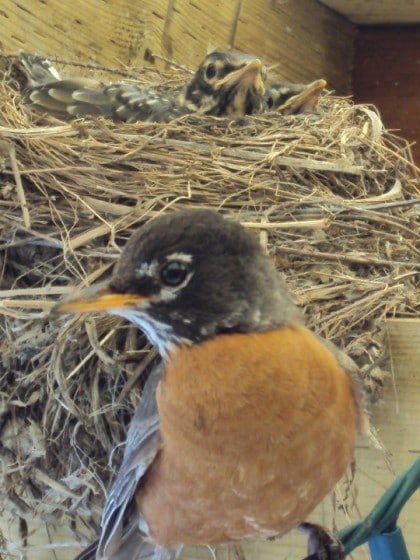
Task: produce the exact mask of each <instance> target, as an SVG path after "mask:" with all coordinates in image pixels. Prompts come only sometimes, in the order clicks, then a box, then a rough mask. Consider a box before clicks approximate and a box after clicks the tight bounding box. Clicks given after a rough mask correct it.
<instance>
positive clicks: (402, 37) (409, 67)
mask: <svg viewBox="0 0 420 560" xmlns="http://www.w3.org/2000/svg"><path fill="white" fill-rule="evenodd" d="M352 81H353V93H354V99H355V101H357V102H363V103H365V102H368V103H373V104H374V105H376V106H377V107H378V109H379V110H380V112H381V115H382V119H383V121H384V123H385V126H386V127H388V128H392V129H398V130H399V131H400V135H401V136H403V137H404V138H407V139H408V140H410V141H412V142H416V144H415V145H414V146H413V154H414V159H415V161H416V163H417V165H420V26H416V27H382V28H381V27H379V28H378V27H360V28H359V29H358V31H357V34H356V40H355V55H354V69H353V75H352Z"/></svg>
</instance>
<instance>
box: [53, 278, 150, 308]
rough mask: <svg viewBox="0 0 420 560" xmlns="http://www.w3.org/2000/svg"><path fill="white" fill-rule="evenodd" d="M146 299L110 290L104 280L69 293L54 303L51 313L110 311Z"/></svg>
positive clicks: (145, 298)
mask: <svg viewBox="0 0 420 560" xmlns="http://www.w3.org/2000/svg"><path fill="white" fill-rule="evenodd" d="M148 300H149V298H148V297H146V296H141V295H137V294H120V293H115V292H112V291H111V290H110V289H109V288H108V283H107V282H104V283H101V284H96V285H93V286H90V287H89V288H86V289H82V290H78V291H76V292H74V293H73V294H70V295H69V296H67V297H65V298H64V299H63V300H62V301H60V302H58V303H57V304H56V305H54V307H53V308H52V309H51V313H52V314H57V313H92V312H94V311H104V312H112V311H116V310H117V309H127V308H131V307H135V306H138V305H139V304H141V303H143V302H146V301H148Z"/></svg>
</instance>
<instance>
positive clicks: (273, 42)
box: [0, 0, 354, 94]
mask: <svg viewBox="0 0 420 560" xmlns="http://www.w3.org/2000/svg"><path fill="white" fill-rule="evenodd" d="M0 28H1V29H2V33H1V37H0V48H2V50H3V52H8V53H10V52H15V51H17V50H18V49H25V50H28V51H30V52H36V53H38V54H42V55H48V56H50V57H53V56H54V55H59V56H61V57H67V58H69V59H73V60H83V61H96V62H99V63H102V64H105V65H107V66H111V67H115V66H121V65H122V64H129V65H135V66H141V65H143V64H145V53H147V52H148V51H151V52H153V53H155V54H160V55H162V56H165V57H168V58H171V59H173V60H175V61H176V62H178V63H182V64H185V65H187V66H190V67H195V66H196V65H197V64H198V62H199V61H200V60H201V58H202V57H203V55H204V54H205V53H206V52H207V50H208V49H209V48H223V49H224V48H227V47H232V48H234V49H237V50H240V51H244V52H253V53H256V54H258V55H259V56H261V57H262V58H263V59H264V60H265V61H266V62H268V63H276V64H278V68H277V74H278V76H279V77H280V78H281V79H284V80H290V81H297V82H307V81H311V80H313V79H316V78H322V77H323V78H326V79H327V80H328V82H329V84H330V86H331V87H332V88H335V89H336V90H337V91H338V92H339V93H343V94H345V93H347V92H348V91H349V85H350V84H349V76H350V67H351V56H352V44H353V38H354V27H353V25H352V24H350V23H349V22H348V21H347V20H345V19H344V18H343V17H341V16H339V15H338V14H336V13H335V12H333V11H332V10H330V9H329V8H327V7H325V6H323V5H321V4H320V3H318V2H317V0H293V1H292V2H284V0H231V1H228V2H227V1H226V0H139V1H133V0H72V1H71V2H63V1H62V0H2V2H1V9H0ZM146 58H147V57H146Z"/></svg>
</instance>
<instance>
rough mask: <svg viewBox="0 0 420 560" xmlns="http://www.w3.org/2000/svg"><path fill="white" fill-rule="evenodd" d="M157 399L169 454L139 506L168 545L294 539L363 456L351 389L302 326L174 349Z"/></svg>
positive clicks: (149, 479)
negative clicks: (357, 447)
mask: <svg viewBox="0 0 420 560" xmlns="http://www.w3.org/2000/svg"><path fill="white" fill-rule="evenodd" d="M157 402H158V407H159V413H160V417H161V432H162V440H163V446H162V450H161V451H160V454H159V455H158V457H157V459H156V460H155V462H154V463H153V465H152V466H151V467H150V469H149V471H148V473H147V474H146V480H145V484H143V485H142V487H141V488H140V489H139V492H138V494H137V503H138V505H139V507H140V509H141V510H142V512H143V514H144V517H145V519H146V521H147V523H148V524H149V528H150V533H151V536H152V538H153V539H154V540H155V541H156V542H157V543H158V544H161V545H165V546H173V545H176V544H178V543H181V542H182V543H186V544H199V543H211V544H216V543H221V542H227V541H229V540H232V539H238V538H247V537H258V536H260V537H264V536H270V535H274V534H281V533H284V532H286V531H288V530H289V529H291V528H292V527H294V526H295V525H296V524H298V523H299V522H301V521H302V520H303V519H305V517H306V516H307V515H308V514H309V513H310V512H311V511H312V509H313V508H314V507H315V506H316V505H317V504H318V503H319V501H320V500H321V499H322V498H323V497H324V496H325V495H326V494H327V493H328V492H329V491H330V490H331V489H332V488H333V486H334V484H335V483H336V482H337V480H338V479H339V478H340V477H341V476H342V475H343V473H344V471H345V468H346V466H347V465H348V463H349V461H350V460H351V456H352V453H353V448H354V441H355V432H356V416H357V410H356V409H357V405H356V403H355V402H354V399H353V392H352V388H351V382H350V380H349V378H348V377H347V376H346V374H345V372H344V371H343V370H342V369H341V368H340V367H339V366H338V364H337V362H336V360H335V358H334V357H333V356H332V355H331V354H330V353H329V351H328V350H327V349H326V348H325V347H324V346H323V345H322V344H321V343H320V342H318V340H317V339H316V338H315V337H314V336H313V335H312V334H311V333H310V332H309V331H308V330H307V329H305V328H304V327H283V328H281V329H277V330H272V331H268V332H262V333H251V334H227V335H221V336H218V337H215V338H212V339H209V340H206V341H204V342H202V343H200V344H196V345H193V346H192V347H188V348H183V347H179V348H177V349H175V350H174V351H173V353H172V354H171V356H170V359H169V361H168V363H167V366H166V371H165V376H164V378H163V380H162V382H161V384H160V386H159V388H158V391H157ZM257 426H258V428H257ZM314 472H316V473H317V475H316V476H314ZM196 473H201V476H200V478H197V476H196Z"/></svg>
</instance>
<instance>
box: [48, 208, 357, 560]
mask: <svg viewBox="0 0 420 560" xmlns="http://www.w3.org/2000/svg"><path fill="white" fill-rule="evenodd" d="M54 311H55V312H56V313H57V312H59V313H65V312H73V313H88V312H98V311H102V312H105V313H108V314H112V315H119V316H121V317H125V318H126V319H128V320H129V321H132V322H133V323H135V324H136V325H137V326H138V328H139V329H141V330H142V331H143V332H144V333H145V334H146V336H147V337H148V338H149V340H150V341H151V342H152V343H153V344H154V345H155V346H156V347H157V348H158V350H159V352H160V355H161V357H162V364H161V365H160V366H158V367H157V368H156V369H155V370H154V371H153V372H152V373H151V375H150V377H149V379H148V381H147V383H146V385H145V388H144V391H143V395H142V399H141V401H140V404H139V405H138V408H137V410H136V412H135V414H134V417H133V420H132V423H131V425H130V428H129V431H128V436H127V442H126V448H125V453H124V458H123V461H122V464H121V467H120V469H119V472H118V475H117V477H116V480H115V482H114V484H113V486H112V489H111V491H110V493H109V496H108V499H107V502H106V505H105V508H104V512H103V518H102V525H101V534H100V537H99V540H98V541H97V542H95V543H94V544H92V545H91V546H90V547H89V548H88V549H86V550H85V551H84V552H82V553H81V554H80V555H79V556H78V557H77V560H93V559H96V560H99V559H101V560H111V559H113V560H117V559H118V560H139V559H144V558H146V556H152V557H153V558H154V559H155V560H169V559H171V558H173V557H174V556H175V554H176V552H177V551H179V549H180V547H182V545H184V544H203V545H204V544H205V545H216V544H220V543H227V542H230V541H236V540H238V539H247V538H267V537H271V536H277V535H282V534H284V533H286V532H287V531H289V530H291V529H292V528H294V527H296V526H301V527H302V528H303V529H304V530H309V531H310V533H311V535H312V538H311V539H310V540H311V541H312V544H313V546H314V547H315V548H313V549H311V552H313V551H318V550H319V547H324V548H326V549H327V550H328V551H329V552H328V553H329V554H330V556H328V558H330V559H334V560H336V559H342V558H343V557H344V556H343V552H342V549H341V548H340V546H339V544H337V542H336V541H335V540H334V539H333V538H331V537H330V536H329V535H328V534H326V533H325V532H322V531H321V532H320V530H319V528H318V527H317V526H316V528H315V526H312V525H308V524H306V523H304V520H305V518H306V517H307V515H308V514H309V513H310V512H311V511H312V510H313V509H314V508H315V506H316V505H317V504H318V503H319V502H320V501H321V500H322V499H323V498H324V497H325V495H326V494H327V493H328V492H330V491H331V490H332V488H333V487H334V485H335V483H336V482H337V481H338V480H339V478H340V477H341V476H342V475H343V474H344V471H345V469H346V467H347V466H348V464H349V462H350V461H351V459H352V455H353V450H354V444H355V434H356V430H357V427H358V425H361V424H363V418H364V412H363V407H362V404H361V398H360V391H361V389H360V386H359V382H358V379H357V376H353V375H352V374H351V373H350V370H351V369H352V366H351V365H350V368H349V370H348V371H347V367H348V365H349V364H348V362H347V360H348V361H349V362H351V360H350V359H349V358H346V357H345V356H344V355H343V354H342V353H341V352H340V351H339V350H338V349H337V348H335V347H334V345H330V344H327V343H324V341H322V339H320V338H317V337H316V336H314V335H313V334H312V333H311V332H310V331H309V330H308V329H307V328H305V326H304V325H303V322H302V318H301V315H300V312H299V310H298V309H297V308H296V306H295V305H294V303H293V302H292V300H291V298H290V297H289V295H288V293H287V291H286V290H285V288H284V286H283V284H282V283H281V281H280V279H279V276H278V274H277V271H276V269H275V267H274V265H273V263H272V261H271V260H270V258H269V257H268V256H267V255H266V254H265V253H264V252H263V250H262V248H261V247H260V245H259V243H258V241H257V239H256V238H255V237H254V236H252V235H251V234H250V233H249V232H247V231H246V230H245V229H244V228H243V227H242V226H241V225H240V224H239V223H237V222H234V221H230V220H227V219H225V218H223V217H222V216H221V215H220V214H218V213H216V212H213V211H211V210H200V209H197V210H185V211H180V212H174V213H170V214H167V215H163V216H160V217H158V218H156V219H154V220H152V221H151V222H148V223H147V224H146V225H144V226H142V227H141V228H140V229H139V230H138V231H136V232H135V233H134V234H133V235H132V237H131V238H130V240H129V241H128V242H127V244H126V246H125V248H124V250H123V252H122V254H121V257H120V259H119V261H118V262H117V264H116V266H115V269H114V272H113V274H112V276H111V278H110V280H109V281H107V282H105V283H102V284H100V285H97V286H93V287H91V288H89V289H87V290H85V291H81V292H78V293H75V294H73V295H71V296H70V297H68V298H67V299H66V300H64V301H62V302H61V303H58V304H57V305H56V307H55V309H54ZM343 356H344V358H343ZM342 358H343V359H342ZM351 363H352V362H351ZM345 370H346V371H345ZM320 535H323V536H320ZM325 535H327V536H326V537H325ZM324 537H325V542H323V541H324ZM324 551H325V550H324ZM325 558H327V556H325Z"/></svg>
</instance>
